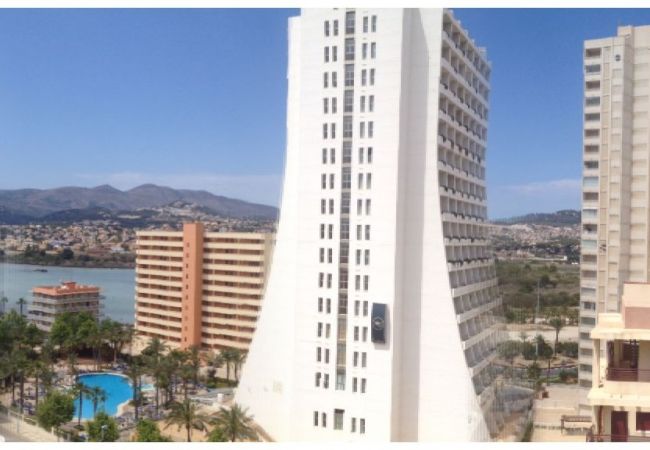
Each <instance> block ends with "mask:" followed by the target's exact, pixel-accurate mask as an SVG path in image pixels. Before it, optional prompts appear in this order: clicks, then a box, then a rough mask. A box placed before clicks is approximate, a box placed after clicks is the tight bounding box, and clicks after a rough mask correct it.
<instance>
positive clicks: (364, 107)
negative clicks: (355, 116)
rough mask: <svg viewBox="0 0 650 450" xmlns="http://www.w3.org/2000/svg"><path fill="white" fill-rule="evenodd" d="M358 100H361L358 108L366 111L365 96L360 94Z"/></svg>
mask: <svg viewBox="0 0 650 450" xmlns="http://www.w3.org/2000/svg"><path fill="white" fill-rule="evenodd" d="M359 100H360V102H361V105H360V106H359V109H360V110H361V112H366V96H365V95H362V96H361V97H360V98H359Z"/></svg>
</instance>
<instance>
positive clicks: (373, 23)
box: [370, 16, 377, 33]
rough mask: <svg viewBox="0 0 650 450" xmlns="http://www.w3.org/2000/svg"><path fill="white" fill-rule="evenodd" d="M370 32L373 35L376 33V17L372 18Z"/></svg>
mask: <svg viewBox="0 0 650 450" xmlns="http://www.w3.org/2000/svg"><path fill="white" fill-rule="evenodd" d="M370 30H371V31H372V32H373V33H374V32H376V31H377V16H372V25H371V26H370Z"/></svg>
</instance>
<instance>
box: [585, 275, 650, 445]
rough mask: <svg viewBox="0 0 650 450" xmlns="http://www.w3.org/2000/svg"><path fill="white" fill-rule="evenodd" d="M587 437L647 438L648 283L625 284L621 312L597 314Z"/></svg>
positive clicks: (649, 367) (649, 411)
mask: <svg viewBox="0 0 650 450" xmlns="http://www.w3.org/2000/svg"><path fill="white" fill-rule="evenodd" d="M591 338H592V339H593V346H594V358H593V364H592V367H593V384H592V386H593V387H592V388H591V390H590V391H589V403H590V404H591V406H592V414H593V416H592V417H593V423H594V427H593V433H591V434H590V435H588V439H589V440H592V441H604V442H607V441H614V442H626V441H646V442H650V284H647V283H626V284H625V285H624V288H623V301H622V303H621V310H620V312H617V313H601V314H598V324H597V325H596V327H595V328H594V329H592V330H591Z"/></svg>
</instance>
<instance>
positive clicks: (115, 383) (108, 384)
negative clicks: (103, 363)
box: [74, 373, 133, 419]
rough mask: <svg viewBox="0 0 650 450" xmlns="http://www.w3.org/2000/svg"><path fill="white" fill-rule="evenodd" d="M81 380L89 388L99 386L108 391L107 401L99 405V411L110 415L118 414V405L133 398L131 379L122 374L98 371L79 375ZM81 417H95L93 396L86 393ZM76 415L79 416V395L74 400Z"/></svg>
mask: <svg viewBox="0 0 650 450" xmlns="http://www.w3.org/2000/svg"><path fill="white" fill-rule="evenodd" d="M79 382H80V383H83V384H85V385H86V386H87V387H89V388H93V387H95V386H99V387H100V388H102V389H103V390H104V392H105V393H106V402H100V403H98V405H97V412H100V411H104V412H105V413H106V414H108V415H109V416H114V415H116V414H117V407H118V406H119V405H121V404H122V403H124V402H127V401H129V400H131V398H133V388H132V387H131V383H130V382H129V379H128V378H127V377H125V376H122V375H116V374H112V373H97V374H87V375H79ZM81 402H82V407H81V418H82V419H92V418H93V415H94V414H93V402H92V399H91V398H88V396H86V395H84V396H83V399H82V401H81ZM74 417H75V419H76V418H78V417H79V397H77V398H76V399H75V402H74Z"/></svg>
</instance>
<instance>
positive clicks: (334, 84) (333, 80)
mask: <svg viewBox="0 0 650 450" xmlns="http://www.w3.org/2000/svg"><path fill="white" fill-rule="evenodd" d="M336 84H337V83H336V72H332V87H336Z"/></svg>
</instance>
